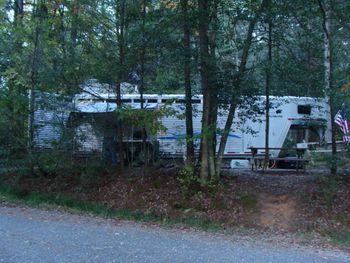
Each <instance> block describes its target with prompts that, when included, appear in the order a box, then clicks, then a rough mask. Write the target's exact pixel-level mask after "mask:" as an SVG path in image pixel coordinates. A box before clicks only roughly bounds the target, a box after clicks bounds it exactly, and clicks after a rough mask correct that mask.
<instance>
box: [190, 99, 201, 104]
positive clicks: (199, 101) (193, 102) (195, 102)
mask: <svg viewBox="0 0 350 263" xmlns="http://www.w3.org/2000/svg"><path fill="white" fill-rule="evenodd" d="M191 102H192V104H201V100H200V99H192V100H191Z"/></svg>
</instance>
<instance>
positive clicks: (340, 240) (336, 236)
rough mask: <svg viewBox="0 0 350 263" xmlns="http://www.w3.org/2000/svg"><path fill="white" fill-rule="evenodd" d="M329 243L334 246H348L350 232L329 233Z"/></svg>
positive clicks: (349, 244) (349, 243)
mask: <svg viewBox="0 0 350 263" xmlns="http://www.w3.org/2000/svg"><path fill="white" fill-rule="evenodd" d="M329 237H330V238H331V242H332V243H333V244H335V245H340V246H350V230H347V231H337V232H332V233H329Z"/></svg>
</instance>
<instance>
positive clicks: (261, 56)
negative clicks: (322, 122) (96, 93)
mask: <svg viewBox="0 0 350 263" xmlns="http://www.w3.org/2000/svg"><path fill="white" fill-rule="evenodd" d="M349 10H350V3H349V2H348V1H344V0H314V1H306V2H305V1H301V0H295V1H278V0H249V1H240V0H237V1H228V0H211V1H209V0H198V1H191V0H176V1H167V0H153V1H150V0H98V1H91V0H84V1H80V0H63V1H62V0H60V1H58V0H57V1H55V0H52V1H51V0H50V1H49V0H28V1H26V0H2V1H0V19H1V24H0V174H1V181H2V183H3V184H5V185H10V186H11V187H15V188H16V187H17V188H19V189H20V193H22V194H19V195H18V193H17V194H16V196H21V195H23V196H28V195H31V194H32V193H33V192H41V193H43V194H54V195H59V196H61V195H64V196H66V197H70V198H74V199H77V200H80V201H81V202H98V203H99V204H103V205H105V206H106V207H107V208H108V209H114V210H115V209H125V211H130V212H132V213H134V212H137V211H140V213H142V214H146V215H147V214H152V215H156V216H158V217H161V218H168V219H169V220H170V218H180V219H181V218H190V219H188V220H191V218H204V219H205V220H211V221H213V222H216V223H219V224H223V225H224V226H225V227H227V226H230V225H244V226H258V227H269V226H272V227H275V226H277V227H278V228H280V229H286V230H291V231H292V230H295V229H299V228H300V229H303V230H305V231H306V230H310V229H317V230H319V231H321V232H327V231H332V233H336V231H340V232H341V229H345V228H346V227H348V226H349V225H350V222H349V221H350V218H349V202H347V201H345V200H349V198H347V197H349V187H348V186H349V185H348V182H347V181H346V180H347V179H344V178H347V177H346V175H344V176H343V177H341V179H339V178H338V177H336V176H335V175H336V173H337V167H338V165H339V158H338V156H337V154H336V144H335V140H336V131H337V130H336V127H335V126H334V120H333V118H334V116H335V113H336V111H337V109H339V108H340V107H341V105H344V106H345V109H346V108H348V107H347V106H348V104H349V84H348V83H349V75H350V74H349V61H350V60H349V58H350V53H349V52H350V51H349V50H350V48H349V45H350V41H349V39H350V38H349V34H350V19H349V16H348V12H349ZM130 72H137V75H138V76H139V80H138V84H139V91H140V94H141V111H139V112H138V113H133V112H132V111H130V109H127V108H126V109H124V110H123V103H122V100H121V85H120V83H121V82H125V81H128V80H129V76H130ZM88 79H97V80H98V81H99V82H101V83H108V84H110V85H113V87H115V94H116V95H117V104H118V106H119V109H118V112H117V113H116V115H119V116H120V118H119V120H120V125H118V127H119V128H118V131H117V132H118V135H120V134H121V129H122V124H121V123H122V119H123V118H124V119H125V118H129V119H132V120H135V121H138V122H140V123H141V126H142V125H143V126H144V128H145V127H146V126H147V128H148V129H151V130H152V131H153V132H155V130H156V129H161V128H162V127H160V125H158V124H159V123H157V122H156V121H154V120H153V119H157V117H159V116H149V115H150V114H149V113H143V112H142V109H143V107H144V106H143V103H142V96H143V94H145V93H159V94H166V93H184V94H185V116H184V118H185V119H186V138H187V141H186V155H187V156H186V164H185V166H184V167H182V168H178V167H177V166H174V167H175V169H174V170H172V171H169V170H167V169H168V168H167V169H165V168H164V166H167V165H164V163H163V164H162V162H161V161H158V162H148V161H144V162H143V163H142V165H143V166H144V167H143V168H142V169H140V168H135V167H124V165H125V164H124V162H120V165H119V167H113V166H110V165H108V164H105V163H103V161H102V160H101V158H96V156H93V155H91V156H88V157H84V158H81V157H80V156H78V157H77V156H75V155H74V152H73V150H72V149H73V145H72V143H69V142H71V141H72V136H73V135H72V133H71V130H70V127H69V125H65V124H62V127H61V129H62V131H64V132H63V133H62V134H64V135H65V136H63V138H59V139H57V140H56V141H55V142H54V148H53V149H50V150H49V151H42V150H38V149H37V148H36V147H35V143H34V142H35V136H36V131H37V130H38V128H40V127H39V126H38V125H37V124H36V123H35V121H34V113H35V110H36V109H37V108H38V105H37V101H38V98H40V97H41V96H42V95H41V94H44V93H49V94H56V95H57V96H63V97H68V98H70V97H72V96H74V95H75V94H77V93H79V92H80V86H79V85H80V84H82V83H84V82H85V81H86V80H88ZM196 94H203V119H202V134H201V135H200V154H199V155H195V151H194V141H195V140H194V138H195V137H196V136H198V135H194V134H193V127H192V118H193V114H195V112H194V110H193V107H192V106H193V105H192V101H191V97H192V96H193V95H196ZM259 95H265V96H266V97H267V98H268V97H269V96H270V95H271V96H272V95H283V96H288V95H290V96H312V97H324V98H326V99H327V101H328V102H329V106H330V110H331V114H330V116H331V123H332V141H333V144H332V145H333V147H332V153H333V155H332V157H330V158H328V159H329V160H328V163H329V168H330V173H332V174H333V176H332V177H321V178H319V179H317V180H313V181H312V182H310V183H308V184H305V185H303V184H300V182H299V181H298V180H299V179H300V178H302V177H296V179H295V180H297V182H298V185H297V186H293V187H292V186H290V183H288V182H289V181H288V180H287V181H286V180H284V179H285V177H282V179H281V182H284V183H286V186H285V187H282V188H281V189H285V192H282V193H280V194H276V192H278V187H273V186H272V187H270V186H269V187H268V186H267V182H265V181H264V179H262V180H263V181H262V182H260V181H259V180H260V179H257V180H253V181H252V180H249V179H247V178H245V177H243V178H245V179H239V180H238V179H234V180H233V179H232V178H230V177H227V176H226V175H223V174H222V169H221V168H222V165H223V164H222V157H223V153H224V149H225V145H226V142H227V138H228V135H229V131H230V128H231V126H232V123H234V116H235V112H236V110H237V108H238V107H242V108H245V109H246V114H247V115H249V116H252V115H253V114H254V109H253V108H251V107H250V106H251V105H253V103H251V102H252V101H254V100H255V99H256V97H257V96H259ZM267 101H268V100H267ZM41 103H44V104H47V105H48V106H49V105H50V103H51V102H50V101H48V100H45V99H44V100H42V102H41ZM269 107H270V106H269V104H268V103H267V104H266V109H269ZM219 108H225V109H226V110H227V112H228V117H227V120H226V124H225V128H224V129H223V130H221V131H218V128H217V119H216V118H217V115H218V109H219ZM268 112H269V111H268V110H265V113H266V114H267V116H268ZM133 114H134V115H135V116H131V115H133ZM137 114H138V115H137ZM158 114H162V113H158ZM164 114H171V113H170V112H164ZM136 115H137V116H136ZM152 118H153V119H152ZM142 121H143V122H142ZM151 123H152V124H153V123H156V125H155V126H154V125H151ZM150 125H151V126H150ZM217 132H220V133H221V135H222V136H221V140H220V141H219V145H218V149H219V151H218V152H216V151H215V148H216V145H215V144H216V140H215V139H214V138H215V136H216V133H217ZM144 134H145V132H143V133H142V136H144ZM118 137H119V138H121V136H118ZM267 140H268V138H267ZM143 141H145V139H144V137H143ZM118 143H119V146H120V147H118V151H120V152H119V155H120V156H122V155H123V149H122V148H123V147H122V144H121V142H118ZM148 165H150V166H151V167H146V166H148ZM162 165H163V166H162ZM160 167H162V168H160ZM169 169H170V168H169ZM170 170H171V169H170ZM160 172H162V173H163V174H159V173H160ZM338 173H339V172H338ZM266 178H268V179H271V180H272V181H273V177H266ZM286 178H289V177H286ZM266 180H267V179H266ZM277 184H280V183H277ZM279 186H280V185H279ZM294 187H295V188H294ZM298 187H300V189H296V188H298ZM304 187H306V188H304ZM4 189H5V188H4ZM268 189H270V190H268ZM288 190H290V192H288ZM303 190H304V192H303ZM4 191H5V190H4ZM6 191H7V190H6ZM6 191H5V192H6ZM21 191H22V192H21ZM303 193H304V194H303ZM299 194H300V196H299ZM274 195H275V196H274ZM40 198H42V197H40ZM40 198H39V199H40ZM47 198H48V200H49V202H51V201H50V200H52V199H51V198H52V197H48V196H47ZM276 198H277V199H276ZM52 202H53V201H52ZM62 202H63V203H65V202H64V201H62ZM58 203H59V202H58ZM68 203H69V202H68ZM274 203H277V204H280V205H281V206H279V207H274V206H273V205H272V204H274ZM65 204H66V203H65ZM66 205H67V204H66ZM269 205H270V206H269ZM283 205H285V206H283ZM68 206H69V205H68ZM92 209H95V208H92ZM275 209H277V210H278V211H279V209H282V210H283V211H284V212H283V213H281V216H280V217H279V215H278V213H277V212H276V213H277V214H276V213H275V214H276V216H275V218H269V217H268V214H269V213H267V214H264V213H265V212H262V211H275ZM114 210H113V211H114ZM297 211H298V213H299V212H300V211H302V214H301V215H300V217H298V216H295V215H296V214H298V213H297ZM258 212H259V213H258ZM260 212H261V213H260ZM257 213H258V214H259V216H257ZM270 214H271V213H270ZM272 214H274V213H272ZM276 218H277V219H276ZM283 218H284V219H283ZM291 218H296V219H295V220H294V219H293V220H292V221H289V220H291ZM305 218H306V219H308V220H306V219H305ZM303 219H305V221H303ZM193 220H195V219H193ZM298 222H303V223H300V224H299V223H298ZM335 230H336V231H335ZM334 231H335V232H334ZM342 234H344V235H345V236H339V235H338V237H339V240H343V241H340V242H343V243H344V242H345V243H346V242H348V241H346V240H348V239H349V238H348V235H347V234H346V232H344V231H343V232H342ZM344 240H345V241H344Z"/></svg>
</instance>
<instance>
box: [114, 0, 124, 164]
mask: <svg viewBox="0 0 350 263" xmlns="http://www.w3.org/2000/svg"><path fill="white" fill-rule="evenodd" d="M116 5H118V2H116ZM119 5H120V6H119V8H118V6H117V10H118V12H116V14H117V15H119V17H118V18H117V21H118V25H117V29H118V32H119V33H118V48H119V61H118V62H119V70H118V80H117V106H118V108H119V109H120V108H121V107H122V99H121V82H122V81H123V79H124V77H125V70H124V63H125V61H124V60H125V49H124V47H125V43H124V30H125V0H122V1H119ZM117 143H118V156H119V166H120V169H121V170H124V146H123V123H122V121H121V120H120V119H118V123H117Z"/></svg>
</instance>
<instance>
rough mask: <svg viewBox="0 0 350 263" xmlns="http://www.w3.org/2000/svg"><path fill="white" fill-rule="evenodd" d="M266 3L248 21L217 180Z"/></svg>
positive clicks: (220, 153) (222, 142)
mask: <svg viewBox="0 0 350 263" xmlns="http://www.w3.org/2000/svg"><path fill="white" fill-rule="evenodd" d="M268 1H269V0H263V2H262V3H261V6H260V8H259V10H258V11H257V13H256V14H255V17H254V18H252V20H250V22H249V26H248V31H247V35H246V38H245V41H244V45H243V50H242V56H241V61H240V64H239V68H238V72H237V75H236V77H235V80H234V83H233V88H234V89H235V91H233V92H232V97H231V101H230V109H229V112H228V115H227V119H226V123H225V129H224V131H223V134H222V136H221V140H220V146H219V152H218V156H217V162H216V163H217V165H216V166H217V167H216V170H217V173H218V177H219V178H220V172H221V164H222V158H223V155H224V152H225V148H226V143H227V139H228V135H229V133H230V130H231V126H232V123H233V119H234V116H235V111H236V108H237V96H239V93H240V92H239V90H240V86H241V82H242V79H243V77H244V74H245V70H246V65H247V60H248V55H249V50H250V46H251V44H252V39H253V31H254V28H255V25H256V23H257V21H258V19H259V17H260V15H261V13H262V12H263V11H264V9H265V8H266V6H267V4H268Z"/></svg>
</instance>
